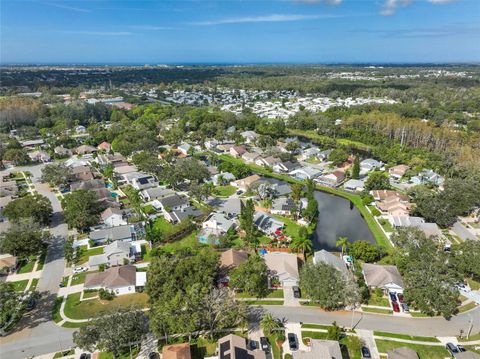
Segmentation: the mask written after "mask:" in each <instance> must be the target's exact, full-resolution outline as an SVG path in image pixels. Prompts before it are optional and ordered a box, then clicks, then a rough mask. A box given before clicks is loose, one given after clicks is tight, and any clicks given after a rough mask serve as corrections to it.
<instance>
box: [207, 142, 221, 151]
mask: <svg viewBox="0 0 480 359" xmlns="http://www.w3.org/2000/svg"><path fill="white" fill-rule="evenodd" d="M218 144H219V142H218V141H217V140H215V139H212V140H208V141H205V148H207V149H209V150H214V149H215V148H217V146H218Z"/></svg>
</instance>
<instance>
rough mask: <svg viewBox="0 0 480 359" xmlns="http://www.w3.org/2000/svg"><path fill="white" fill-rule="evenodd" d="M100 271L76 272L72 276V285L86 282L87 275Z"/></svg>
mask: <svg viewBox="0 0 480 359" xmlns="http://www.w3.org/2000/svg"><path fill="white" fill-rule="evenodd" d="M97 272H98V271H91V272H82V273H77V274H74V275H73V277H72V282H71V283H70V285H77V284H82V283H85V278H86V277H87V275H88V274H92V273H97Z"/></svg>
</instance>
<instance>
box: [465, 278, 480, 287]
mask: <svg viewBox="0 0 480 359" xmlns="http://www.w3.org/2000/svg"><path fill="white" fill-rule="evenodd" d="M467 283H468V285H469V286H470V288H472V290H479V289H480V282H477V281H476V280H473V279H471V278H467Z"/></svg>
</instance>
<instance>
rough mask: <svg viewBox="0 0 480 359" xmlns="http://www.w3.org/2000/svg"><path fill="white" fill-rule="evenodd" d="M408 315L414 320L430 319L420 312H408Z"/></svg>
mask: <svg viewBox="0 0 480 359" xmlns="http://www.w3.org/2000/svg"><path fill="white" fill-rule="evenodd" d="M410 315H411V316H412V317H414V318H429V317H431V316H430V315H428V314H425V313H422V312H412V311H411V312H410Z"/></svg>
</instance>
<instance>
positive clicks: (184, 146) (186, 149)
mask: <svg viewBox="0 0 480 359" xmlns="http://www.w3.org/2000/svg"><path fill="white" fill-rule="evenodd" d="M191 148H192V146H191V145H190V144H188V143H182V144H181V145H180V146H178V147H177V150H178V151H179V152H180V153H181V154H182V155H184V156H188V155H189V154H190V151H191Z"/></svg>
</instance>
